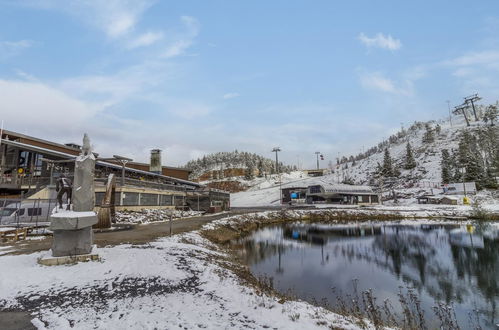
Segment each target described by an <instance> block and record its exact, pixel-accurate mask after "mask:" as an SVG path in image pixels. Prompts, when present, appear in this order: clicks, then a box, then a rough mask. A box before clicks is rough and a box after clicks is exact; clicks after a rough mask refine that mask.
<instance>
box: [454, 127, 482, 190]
mask: <svg viewBox="0 0 499 330" xmlns="http://www.w3.org/2000/svg"><path fill="white" fill-rule="evenodd" d="M457 156H458V165H459V167H461V168H462V167H464V169H465V171H466V173H465V174H464V180H465V181H474V182H475V183H476V184H477V188H478V189H480V188H481V183H483V179H484V163H483V158H482V155H481V154H480V152H479V146H478V143H477V140H476V138H475V137H474V136H473V135H471V133H469V132H468V131H464V132H463V134H462V136H461V139H460V141H459V146H458V155H457Z"/></svg>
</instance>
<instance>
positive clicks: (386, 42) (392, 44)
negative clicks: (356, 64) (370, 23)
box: [358, 33, 402, 50]
mask: <svg viewBox="0 0 499 330" xmlns="http://www.w3.org/2000/svg"><path fill="white" fill-rule="evenodd" d="M358 39H359V40H360V41H361V42H362V43H363V44H364V45H365V46H366V47H368V48H371V47H378V48H384V49H389V50H398V49H400V47H402V43H401V42H400V40H399V39H394V38H393V37H392V36H391V35H387V36H385V35H384V34H383V33H377V34H376V36H374V37H373V38H369V37H368V36H366V35H365V34H364V33H361V34H359V36H358Z"/></svg>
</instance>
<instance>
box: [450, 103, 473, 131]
mask: <svg viewBox="0 0 499 330" xmlns="http://www.w3.org/2000/svg"><path fill="white" fill-rule="evenodd" d="M468 107H469V106H468V104H466V103H463V104H461V105H458V106H455V107H454V111H453V113H454V114H459V113H461V114H462V115H463V116H464V119H465V120H466V126H470V121H469V120H468V115H467V114H466V110H467V109H468Z"/></svg>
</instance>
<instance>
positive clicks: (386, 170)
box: [381, 148, 393, 177]
mask: <svg viewBox="0 0 499 330" xmlns="http://www.w3.org/2000/svg"><path fill="white" fill-rule="evenodd" d="M381 175H382V176H385V177H388V176H393V162H392V157H391V156H390V151H389V150H388V148H386V149H385V155H384V157H383V166H382V167H381Z"/></svg>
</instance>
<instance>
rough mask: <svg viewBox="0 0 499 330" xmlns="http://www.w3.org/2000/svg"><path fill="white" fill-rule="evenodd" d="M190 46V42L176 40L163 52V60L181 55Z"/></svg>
mask: <svg viewBox="0 0 499 330" xmlns="http://www.w3.org/2000/svg"><path fill="white" fill-rule="evenodd" d="M191 45H192V41H191V40H177V41H175V42H173V43H172V44H171V45H169V46H168V47H167V48H166V49H165V50H164V52H163V57H164V58H171V57H175V56H179V55H182V54H183V53H184V52H185V50H186V49H187V48H189V47H190V46H191Z"/></svg>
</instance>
